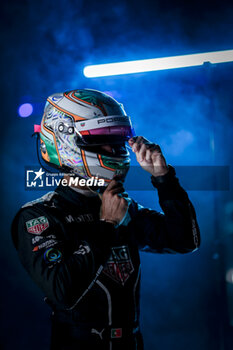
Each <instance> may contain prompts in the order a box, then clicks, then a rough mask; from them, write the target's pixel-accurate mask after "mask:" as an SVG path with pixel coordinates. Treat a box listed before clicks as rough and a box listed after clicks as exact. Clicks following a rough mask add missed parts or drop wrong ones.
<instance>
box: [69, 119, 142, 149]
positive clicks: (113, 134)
mask: <svg viewBox="0 0 233 350" xmlns="http://www.w3.org/2000/svg"><path fill="white" fill-rule="evenodd" d="M102 120H103V122H102ZM93 121H94V123H93ZM98 122H99V123H98ZM75 129H76V133H77V136H78V137H77V144H79V145H90V146H94V145H104V144H114V143H124V142H126V141H128V140H129V139H130V138H131V137H133V136H135V132H134V129H133V128H132V125H131V121H130V118H129V117H126V116H124V117H117V116H116V117H115V120H114V116H112V117H106V118H102V119H95V120H88V121H85V122H84V123H82V122H81V123H76V128H75Z"/></svg>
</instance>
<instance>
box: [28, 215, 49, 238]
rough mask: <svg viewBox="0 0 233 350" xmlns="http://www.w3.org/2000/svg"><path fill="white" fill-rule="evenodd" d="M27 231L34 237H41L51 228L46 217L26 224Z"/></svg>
mask: <svg viewBox="0 0 233 350" xmlns="http://www.w3.org/2000/svg"><path fill="white" fill-rule="evenodd" d="M26 227H27V231H28V232H29V233H32V234H34V235H40V234H41V233H42V232H43V231H45V230H46V229H47V228H48V227H49V221H48V219H47V218H46V217H45V216H40V217H39V218H36V219H32V220H29V221H27V222H26Z"/></svg>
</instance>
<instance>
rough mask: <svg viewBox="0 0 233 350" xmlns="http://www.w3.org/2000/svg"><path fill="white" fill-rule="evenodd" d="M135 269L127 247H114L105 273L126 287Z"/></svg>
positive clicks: (104, 270)
mask: <svg viewBox="0 0 233 350" xmlns="http://www.w3.org/2000/svg"><path fill="white" fill-rule="evenodd" d="M133 271H134V267H133V264H132V260H131V258H130V254H129V248H128V247H127V246H121V247H113V248H112V251H111V255H110V258H109V259H108V261H107V263H106V265H105V268H104V269H103V272H104V273H105V274H106V275H108V276H109V277H110V278H111V279H113V280H114V281H115V282H117V283H120V284H121V285H122V286H124V284H125V282H126V281H127V280H128V278H129V277H130V275H131V274H132V273H133Z"/></svg>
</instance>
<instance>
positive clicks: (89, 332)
mask: <svg viewBox="0 0 233 350" xmlns="http://www.w3.org/2000/svg"><path fill="white" fill-rule="evenodd" d="M152 184H153V185H154V186H155V187H157V189H158V194H159V202H160V206H161V208H162V210H163V212H164V213H159V212H157V211H154V210H151V209H146V208H143V207H142V206H140V205H139V204H137V203H136V202H135V201H134V200H132V199H130V205H129V209H128V213H127V215H126V217H125V219H124V221H123V223H122V224H121V225H120V226H119V227H118V228H115V227H114V226H113V224H111V223H107V222H103V221H100V220H99V211H100V206H101V200H100V198H99V197H98V196H95V197H86V196H84V195H82V194H80V193H78V192H76V191H74V190H73V189H71V188H69V187H62V186H59V187H57V188H56V190H55V191H54V192H50V193H48V194H47V195H45V196H43V197H42V198H40V199H38V200H35V201H33V202H30V203H28V204H26V205H25V206H23V207H22V208H21V209H20V211H19V212H18V214H17V215H16V217H15V219H14V221H13V224H12V237H13V242H14V245H15V247H16V249H17V251H18V254H19V258H20V260H21V262H22V264H23V266H24V267H25V269H26V270H27V271H28V273H29V274H30V276H31V278H32V279H33V280H34V281H35V283H36V284H37V285H38V286H39V287H40V288H41V289H42V290H43V292H44V293H45V295H46V298H45V299H46V301H47V302H48V304H49V305H50V306H51V307H52V310H53V312H52V315H51V320H52V340H51V349H52V350H55V349H56V350H68V349H72V350H73V349H85V350H86V349H89V348H90V349H101V350H104V349H112V350H116V349H121V350H122V349H128V350H131V349H143V342H142V337H141V333H140V327H139V292H140V257H139V250H146V251H150V252H155V253H167V252H168V253H176V252H177V253H188V252H192V251H193V250H195V249H197V248H198V247H199V244H200V235H199V228H198V224H197V221H196V216H195V211H194V208H193V206H192V204H191V202H190V201H189V199H188V195H187V193H186V192H185V191H184V190H183V189H182V187H181V186H180V185H179V182H178V179H177V178H176V177H175V172H174V169H173V168H171V167H170V170H169V172H168V173H167V174H166V175H164V176H161V177H156V178H155V177H152Z"/></svg>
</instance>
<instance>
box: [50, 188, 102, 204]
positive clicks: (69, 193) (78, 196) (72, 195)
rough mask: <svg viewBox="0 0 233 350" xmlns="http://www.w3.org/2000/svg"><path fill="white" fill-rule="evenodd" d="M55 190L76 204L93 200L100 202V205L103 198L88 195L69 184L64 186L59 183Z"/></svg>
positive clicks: (93, 201)
mask: <svg viewBox="0 0 233 350" xmlns="http://www.w3.org/2000/svg"><path fill="white" fill-rule="evenodd" d="M55 192H56V193H58V194H59V195H60V196H61V197H63V198H64V199H65V200H66V201H69V202H71V203H73V204H75V205H78V206H82V205H83V203H84V202H85V201H86V202H92V203H93V204H94V203H96V202H97V203H98V204H99V205H100V204H101V200H100V198H99V196H91V197H88V196H86V195H84V194H82V193H80V192H79V191H74V190H73V189H72V188H71V187H69V186H62V185H59V186H58V187H57V188H56V189H55Z"/></svg>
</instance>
